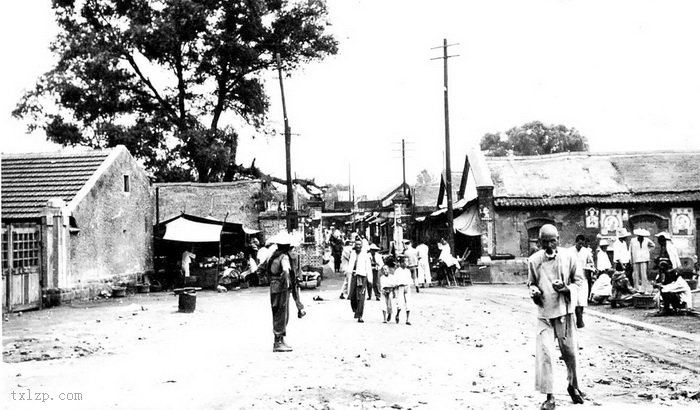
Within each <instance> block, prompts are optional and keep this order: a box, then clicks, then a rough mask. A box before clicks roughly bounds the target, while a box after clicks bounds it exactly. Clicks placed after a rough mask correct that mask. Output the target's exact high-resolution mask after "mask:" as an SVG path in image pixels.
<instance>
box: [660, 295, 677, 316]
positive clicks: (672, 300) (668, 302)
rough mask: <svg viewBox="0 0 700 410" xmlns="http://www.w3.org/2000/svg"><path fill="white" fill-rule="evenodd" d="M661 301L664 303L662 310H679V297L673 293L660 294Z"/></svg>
mask: <svg viewBox="0 0 700 410" xmlns="http://www.w3.org/2000/svg"><path fill="white" fill-rule="evenodd" d="M661 299H662V300H663V303H664V310H665V311H667V312H669V311H671V310H678V309H680V308H681V296H680V295H679V294H678V293H674V292H661Z"/></svg>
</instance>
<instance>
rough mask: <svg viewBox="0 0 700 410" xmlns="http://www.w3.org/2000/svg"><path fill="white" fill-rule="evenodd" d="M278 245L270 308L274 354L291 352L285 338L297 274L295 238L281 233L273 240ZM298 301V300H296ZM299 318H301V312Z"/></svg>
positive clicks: (273, 260) (271, 269)
mask: <svg viewBox="0 0 700 410" xmlns="http://www.w3.org/2000/svg"><path fill="white" fill-rule="evenodd" d="M271 242H274V243H276V244H277V250H275V252H274V253H273V254H272V255H270V258H269V268H268V269H269V272H270V306H271V307H272V332H273V333H274V335H275V342H274V344H273V345H272V351H273V352H291V351H292V348H291V347H290V346H288V345H287V344H286V343H285V341H284V337H285V336H286V335H287V323H288V322H289V293H290V291H291V292H295V291H296V290H297V289H296V283H295V281H294V280H295V275H296V272H294V270H293V269H292V257H291V256H290V254H289V252H290V250H291V248H292V243H293V242H294V241H293V238H292V236H291V235H290V234H289V233H287V232H281V233H279V234H277V235H275V237H273V238H272V239H271ZM295 299H296V300H297V301H298V299H297V298H295ZM299 316H300V317H301V316H302V315H301V311H300V314H299Z"/></svg>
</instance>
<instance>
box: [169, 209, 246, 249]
mask: <svg viewBox="0 0 700 410" xmlns="http://www.w3.org/2000/svg"><path fill="white" fill-rule="evenodd" d="M158 227H159V228H158V231H160V232H162V231H163V228H165V233H164V234H163V237H162V238H160V239H164V240H167V241H178V242H219V241H220V240H221V235H222V233H223V234H233V235H241V236H243V233H244V228H243V225H241V224H239V223H233V222H225V223H224V222H223V221H221V220H218V219H216V218H213V217H211V216H210V217H199V216H194V215H188V214H184V213H183V214H180V215H178V216H176V217H174V218H172V219H169V220H166V221H163V222H161V223H160V224H158ZM249 231H254V230H249Z"/></svg>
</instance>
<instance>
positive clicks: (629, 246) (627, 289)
mask: <svg viewBox="0 0 700 410" xmlns="http://www.w3.org/2000/svg"><path fill="white" fill-rule="evenodd" d="M634 234H635V235H636V237H635V238H634V239H632V240H631V243H628V242H627V238H629V237H630V236H631V235H630V234H629V233H628V232H627V231H626V230H624V229H623V230H621V231H620V232H618V235H617V238H616V239H615V241H614V243H613V244H612V245H613V263H611V261H610V259H609V258H608V255H607V248H608V246H610V243H609V242H608V241H607V240H606V239H601V240H600V243H599V245H598V249H597V251H596V256H597V258H596V266H595V269H594V270H593V271H592V272H591V276H590V279H591V280H592V286H591V289H590V296H589V301H590V302H592V303H598V304H600V303H607V302H609V303H610V305H611V307H613V308H616V307H621V306H629V305H631V304H632V299H633V297H634V296H635V295H640V294H646V295H652V296H653V297H654V299H655V301H656V304H657V306H658V307H659V313H658V314H660V315H668V314H675V313H678V312H681V311H682V310H683V309H687V308H689V307H691V305H692V302H691V298H692V294H691V289H690V286H689V285H688V283H687V282H686V281H685V280H684V279H683V277H682V276H681V275H680V274H679V273H678V269H679V268H680V267H681V261H680V258H679V256H678V251H677V250H676V248H675V246H674V245H673V243H672V241H671V237H670V235H669V234H668V233H666V232H661V233H659V234H657V235H656V237H657V240H658V242H659V247H660V255H659V257H658V258H656V260H655V261H654V262H655V265H656V268H657V270H658V274H657V275H656V277H655V279H654V281H653V282H652V283H649V282H648V279H647V268H648V264H649V262H651V261H650V260H649V259H650V258H649V251H650V250H651V249H653V248H654V247H655V244H654V243H653V242H652V241H651V240H650V239H649V238H648V237H649V236H650V235H649V233H648V231H646V230H644V229H638V230H635V231H634ZM630 250H631V252H630ZM640 250H641V251H646V255H643V257H639V256H637V258H636V259H635V253H637V254H639V253H642V254H643V253H644V252H640ZM644 257H645V258H644ZM640 259H646V260H642V261H640Z"/></svg>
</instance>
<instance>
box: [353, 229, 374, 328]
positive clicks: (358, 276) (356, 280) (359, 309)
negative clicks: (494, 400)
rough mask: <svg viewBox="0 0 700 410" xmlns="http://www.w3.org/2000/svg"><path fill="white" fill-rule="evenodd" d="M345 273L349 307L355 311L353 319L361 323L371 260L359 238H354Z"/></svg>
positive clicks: (370, 276)
mask: <svg viewBox="0 0 700 410" xmlns="http://www.w3.org/2000/svg"><path fill="white" fill-rule="evenodd" d="M347 273H348V274H349V275H350V291H349V292H348V299H350V307H351V308H352V311H353V312H354V313H355V319H357V321H358V322H359V323H363V322H364V320H362V314H363V313H364V310H365V292H366V291H367V287H368V286H369V285H371V284H372V262H371V261H370V255H369V253H368V251H367V249H366V248H365V246H363V243H362V240H361V239H359V238H358V239H356V240H355V248H354V250H353V252H351V253H350V261H349V263H348V272H347Z"/></svg>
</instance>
